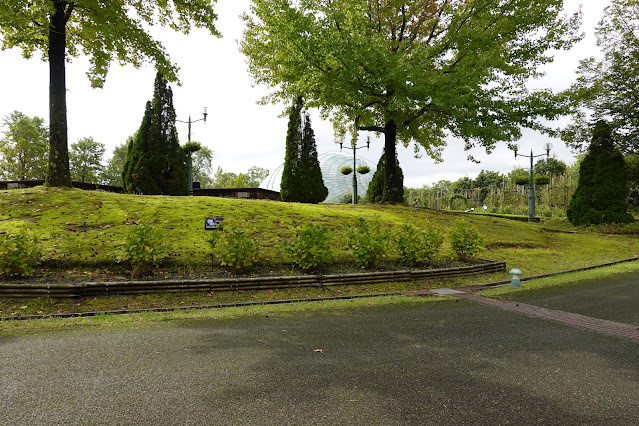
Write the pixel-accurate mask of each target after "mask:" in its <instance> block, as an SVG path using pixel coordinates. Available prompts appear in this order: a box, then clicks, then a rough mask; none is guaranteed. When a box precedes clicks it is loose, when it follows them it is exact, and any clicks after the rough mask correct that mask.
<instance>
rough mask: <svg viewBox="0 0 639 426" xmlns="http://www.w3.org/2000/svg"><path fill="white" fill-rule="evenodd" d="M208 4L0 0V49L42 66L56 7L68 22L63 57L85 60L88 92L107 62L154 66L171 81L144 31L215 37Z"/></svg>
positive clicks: (201, 0)
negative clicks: (200, 31) (38, 57)
mask: <svg viewBox="0 0 639 426" xmlns="http://www.w3.org/2000/svg"><path fill="white" fill-rule="evenodd" d="M212 3H215V0H120V1H101V0H75V1H63V0H55V1H54V0H0V42H1V45H2V49H8V48H12V47H20V48H22V51H23V55H24V56H25V57H26V58H30V57H32V56H33V54H34V53H35V52H40V53H41V54H42V59H43V60H47V59H48V53H47V49H48V43H49V22H50V19H51V17H52V16H53V15H54V13H55V12H56V5H60V4H62V5H64V10H65V13H66V17H67V18H68V21H67V22H66V33H67V43H66V46H67V56H68V57H78V56H79V55H80V54H81V53H82V54H84V55H86V56H88V58H89V61H90V63H91V68H90V69H89V71H88V72H87V75H88V77H89V79H90V80H91V84H92V86H93V87H102V85H103V84H104V79H105V77H106V74H107V72H108V69H109V65H110V63H111V62H113V61H118V62H119V63H129V64H132V65H134V66H136V67H139V66H141V65H142V64H143V63H145V62H154V63H156V66H157V68H158V70H159V71H161V72H162V74H163V75H164V77H165V78H167V79H168V80H170V81H175V80H177V69H178V68H177V66H176V65H175V64H173V63H172V62H171V60H170V58H169V55H168V54H167V52H166V51H165V49H164V47H163V46H162V43H161V42H160V41H158V40H155V39H154V38H153V37H152V36H151V34H150V33H149V28H150V27H153V26H154V25H157V24H159V25H161V26H166V27H169V28H171V29H173V30H175V31H180V32H182V33H185V34H188V33H189V32H190V30H191V27H192V26H194V27H196V28H206V29H207V30H209V31H210V33H211V34H213V35H215V36H219V33H218V31H217V30H216V28H215V26H214V24H213V22H215V20H216V19H217V15H216V14H215V13H214V12H213V5H212Z"/></svg>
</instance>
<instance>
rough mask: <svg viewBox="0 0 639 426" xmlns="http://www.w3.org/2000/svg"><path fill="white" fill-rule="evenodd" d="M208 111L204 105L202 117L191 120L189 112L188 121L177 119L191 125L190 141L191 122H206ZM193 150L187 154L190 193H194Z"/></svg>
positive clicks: (187, 186) (187, 180) (187, 176)
mask: <svg viewBox="0 0 639 426" xmlns="http://www.w3.org/2000/svg"><path fill="white" fill-rule="evenodd" d="M207 115H208V113H207V112H206V107H204V112H203V113H202V118H199V119H197V120H191V114H189V119H188V121H183V120H177V119H176V120H175V121H177V122H180V123H187V124H188V125H189V142H191V124H192V123H197V122H198V121H204V123H206V116H207ZM191 154H192V153H191V152H188V153H187V155H186V190H187V193H188V194H189V195H193V159H192V157H191Z"/></svg>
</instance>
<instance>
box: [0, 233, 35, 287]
mask: <svg viewBox="0 0 639 426" xmlns="http://www.w3.org/2000/svg"><path fill="white" fill-rule="evenodd" d="M41 261H42V252H41V251H40V248H39V247H38V240H37V238H36V237H30V236H28V235H27V234H26V233H24V232H21V233H19V234H0V275H5V276H7V277H26V276H29V275H31V274H32V273H33V270H34V269H35V268H36V266H38V265H39V264H40V263H41Z"/></svg>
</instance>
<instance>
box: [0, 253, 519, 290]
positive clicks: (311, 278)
mask: <svg viewBox="0 0 639 426" xmlns="http://www.w3.org/2000/svg"><path fill="white" fill-rule="evenodd" d="M505 270H506V264H505V263H504V262H493V261H485V262H484V263H481V264H478V265H469V266H461V267H457V268H440V269H425V270H405V271H383V272H363V273H355V274H339V275H302V276H293V277H254V278H217V279H199V280H161V281H101V282H85V283H70V284H46V283H44V284H20V283H16V284H0V297H2V296H4V297H56V298H68V297H89V296H103V295H126V294H145V293H146V294H148V293H160V292H180V291H203V292H211V291H233V290H235V291H237V290H275V289H281V288H292V287H293V288H297V287H327V286H336V285H356V284H376V283H384V282H405V281H418V280H424V279H434V278H444V277H456V276H466V275H476V274H486V273H491V272H504V271H505Z"/></svg>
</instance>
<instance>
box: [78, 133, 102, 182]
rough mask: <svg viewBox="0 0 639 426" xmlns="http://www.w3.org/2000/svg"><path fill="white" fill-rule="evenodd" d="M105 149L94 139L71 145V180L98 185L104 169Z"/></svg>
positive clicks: (84, 139)
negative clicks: (103, 157)
mask: <svg viewBox="0 0 639 426" xmlns="http://www.w3.org/2000/svg"><path fill="white" fill-rule="evenodd" d="M104 151H105V147H104V144H103V143H101V142H97V141H95V140H93V138H83V139H80V140H79V141H77V142H76V143H74V144H71V152H70V153H69V163H70V171H71V179H73V180H75V181H79V182H89V183H98V179H99V175H100V173H101V172H102V169H104V166H103V165H102V156H103V155H104Z"/></svg>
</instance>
